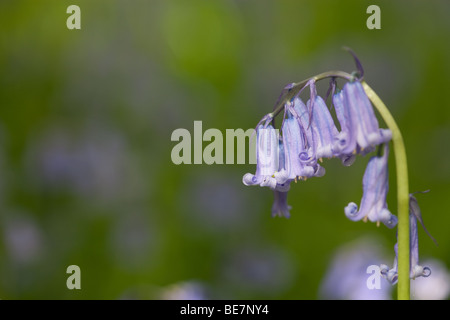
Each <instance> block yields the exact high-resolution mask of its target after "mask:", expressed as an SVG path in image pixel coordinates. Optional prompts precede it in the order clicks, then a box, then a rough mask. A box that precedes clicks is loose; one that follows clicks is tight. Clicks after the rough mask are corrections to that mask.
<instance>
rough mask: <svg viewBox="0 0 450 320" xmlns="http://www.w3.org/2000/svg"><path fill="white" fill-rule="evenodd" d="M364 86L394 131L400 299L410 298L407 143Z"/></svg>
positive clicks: (382, 107)
mask: <svg viewBox="0 0 450 320" xmlns="http://www.w3.org/2000/svg"><path fill="white" fill-rule="evenodd" d="M361 83H362V85H363V88H364V90H365V92H366V94H367V96H368V97H369V99H370V101H372V103H373V105H374V106H375V108H376V109H377V110H378V112H379V113H380V115H381V117H382V118H383V120H384V122H385V123H386V126H387V127H388V128H389V129H390V130H391V132H392V144H393V149H394V154H395V167H396V174H397V205H398V213H397V214H398V289H397V297H398V299H399V300H409V298H410V279H409V274H410V270H409V267H410V266H409V264H410V262H409V259H410V258H409V247H410V244H409V242H410V235H409V187H408V164H407V159H406V150H405V144H404V142H403V137H402V134H401V132H400V129H399V128H398V125H397V123H396V122H395V120H394V118H393V117H392V115H391V113H390V112H389V110H388V108H387V107H386V105H385V104H384V103H383V101H382V100H381V99H380V98H379V97H378V95H377V94H376V93H375V91H373V90H372V88H370V87H369V85H368V84H367V83H366V82H365V81H362V82H361Z"/></svg>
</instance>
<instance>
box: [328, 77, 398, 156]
mask: <svg viewBox="0 0 450 320" xmlns="http://www.w3.org/2000/svg"><path fill="white" fill-rule="evenodd" d="M333 103H334V106H335V108H336V116H337V118H338V121H339V123H340V126H341V132H340V133H339V135H337V142H336V143H335V148H336V149H337V150H335V151H337V152H339V153H340V154H344V155H347V154H351V153H361V154H366V153H369V152H371V151H373V150H374V148H375V146H377V145H379V144H382V143H386V142H388V141H389V140H391V138H392V133H391V131H390V130H389V129H380V128H379V125H378V120H377V118H376V116H375V112H374V110H373V107H372V104H371V103H370V100H369V98H368V97H367V94H366V92H365V91H364V88H363V86H362V85H361V83H360V82H359V81H353V82H347V83H346V84H345V85H344V88H343V90H342V91H341V92H339V93H336V94H335V95H334V97H333Z"/></svg>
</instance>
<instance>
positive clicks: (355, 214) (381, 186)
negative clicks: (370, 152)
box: [345, 144, 398, 228]
mask: <svg viewBox="0 0 450 320" xmlns="http://www.w3.org/2000/svg"><path fill="white" fill-rule="evenodd" d="M388 156H389V147H388V145H387V144H385V145H384V154H383V155H382V156H380V157H377V156H374V157H372V158H371V159H370V160H369V163H368V164H367V168H366V171H365V173H364V177H363V197H362V199H361V206H360V208H359V210H358V206H357V205H356V204H355V203H354V202H350V203H349V204H348V205H347V206H346V207H345V215H346V216H347V218H349V219H350V220H352V221H359V220H361V219H364V220H367V219H369V220H370V221H372V222H375V221H376V222H377V223H379V222H382V223H384V224H385V225H386V226H387V227H388V228H393V227H395V225H396V224H397V222H398V220H397V217H396V216H394V215H393V214H391V212H390V211H389V210H388V208H387V203H386V195H387V192H388V189H389V181H388V180H389V179H388Z"/></svg>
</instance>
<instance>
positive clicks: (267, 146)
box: [242, 124, 279, 189]
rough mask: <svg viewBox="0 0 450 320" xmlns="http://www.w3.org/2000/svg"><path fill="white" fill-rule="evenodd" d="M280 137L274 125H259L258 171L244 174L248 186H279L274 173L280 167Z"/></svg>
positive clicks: (257, 144) (257, 131)
mask: <svg viewBox="0 0 450 320" xmlns="http://www.w3.org/2000/svg"><path fill="white" fill-rule="evenodd" d="M278 141H279V137H278V132H277V130H275V129H274V127H273V126H272V125H270V124H269V125H267V127H264V126H263V125H259V126H258V128H257V130H256V172H255V174H254V175H253V174H251V173H247V174H245V175H244V177H243V179H242V182H243V183H244V184H245V185H246V186H251V185H260V186H262V187H265V186H268V187H270V188H271V189H275V188H276V187H277V181H276V180H275V178H274V174H275V172H276V171H278V169H279V143H278Z"/></svg>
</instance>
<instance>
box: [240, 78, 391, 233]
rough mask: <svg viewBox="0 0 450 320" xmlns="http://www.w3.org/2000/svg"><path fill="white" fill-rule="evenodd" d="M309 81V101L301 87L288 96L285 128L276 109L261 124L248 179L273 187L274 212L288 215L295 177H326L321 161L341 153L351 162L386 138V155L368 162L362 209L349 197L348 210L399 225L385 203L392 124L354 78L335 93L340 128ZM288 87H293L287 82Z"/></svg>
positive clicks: (353, 215) (249, 182) (250, 182)
mask: <svg viewBox="0 0 450 320" xmlns="http://www.w3.org/2000/svg"><path fill="white" fill-rule="evenodd" d="M306 86H309V87H310V98H309V100H308V101H307V103H306V104H305V103H304V102H303V101H302V99H301V98H300V97H299V96H300V92H301V90H300V91H299V92H298V93H297V94H295V95H294V96H293V97H292V98H291V99H288V100H287V101H285V103H284V106H283V108H284V117H283V122H282V125H281V133H280V132H279V130H277V129H275V128H274V126H273V125H272V124H273V114H268V115H266V116H264V118H263V119H262V120H261V121H260V123H259V124H258V126H257V128H256V146H257V150H256V161H257V167H256V172H255V174H254V175H253V174H251V173H247V174H245V175H244V177H243V183H244V184H245V185H247V186H250V185H259V186H262V187H269V188H270V189H272V190H273V191H274V198H275V201H274V204H273V206H272V216H284V217H289V216H290V213H289V210H290V208H291V207H290V206H289V205H288V204H287V192H288V191H289V188H290V184H291V182H292V181H295V182H297V180H306V179H307V178H311V177H322V176H323V175H324V174H325V169H324V168H323V167H322V166H321V165H320V164H319V163H321V162H322V161H323V158H327V159H330V158H339V159H340V160H341V161H342V164H343V165H345V166H350V165H352V164H353V162H354V160H355V157H356V155H357V154H361V155H366V154H367V153H369V152H371V151H374V150H375V149H376V146H378V145H381V144H384V155H383V156H381V157H373V158H372V159H370V161H369V164H368V166H367V170H366V173H365V175H364V181H363V187H364V195H363V198H362V201H361V208H360V209H359V210H358V207H357V205H356V204H355V203H350V204H349V205H348V206H347V207H346V208H345V214H346V215H347V217H348V218H349V219H351V220H355V221H356V220H360V219H369V220H370V221H376V222H382V223H384V224H385V225H387V226H388V227H390V228H392V227H394V226H395V225H396V223H397V218H396V217H395V216H393V215H392V214H391V213H390V212H389V210H388V209H387V205H386V194H387V190H388V175H387V157H388V144H387V143H388V142H389V140H391V137H392V134H391V131H390V130H389V129H381V128H379V125H378V121H377V118H376V116H375V113H374V110H373V107H372V104H371V103H370V100H369V98H368V97H367V94H366V93H365V91H364V88H363V86H362V84H361V83H360V81H358V80H357V79H353V80H352V81H348V82H347V83H345V85H344V86H343V88H342V90H340V91H338V92H336V93H334V94H333V97H332V101H333V105H334V108H335V111H336V118H337V120H338V122H339V127H340V130H338V128H337V126H336V124H335V122H334V120H333V117H332V116H331V113H330V111H329V108H328V107H327V105H326V102H325V100H324V99H323V98H322V97H320V96H319V95H318V94H317V90H316V86H315V81H314V80H310V81H308V82H307V83H306V85H305V87H306ZM305 87H303V88H302V90H303V89H304V88H305ZM334 87H335V86H334V85H333V88H334ZM287 90H288V91H289V90H291V89H290V88H289V87H287ZM333 91H334V90H333Z"/></svg>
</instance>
